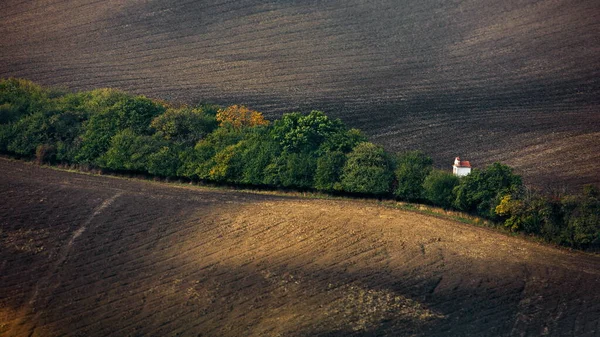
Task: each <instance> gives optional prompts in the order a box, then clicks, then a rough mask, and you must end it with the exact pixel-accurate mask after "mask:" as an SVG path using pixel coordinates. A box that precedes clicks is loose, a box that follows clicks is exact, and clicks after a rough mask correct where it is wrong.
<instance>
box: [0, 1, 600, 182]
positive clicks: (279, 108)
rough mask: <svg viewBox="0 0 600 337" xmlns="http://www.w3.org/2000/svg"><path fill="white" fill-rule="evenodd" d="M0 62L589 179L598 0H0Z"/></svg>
mask: <svg viewBox="0 0 600 337" xmlns="http://www.w3.org/2000/svg"><path fill="white" fill-rule="evenodd" d="M0 13H2V14H0V19H1V20H2V25H0V50H2V52H1V53H0V76H1V77H8V76H15V77H24V78H27V79H31V80H34V81H36V82H39V83H42V84H45V85H58V86H63V87H65V88H68V89H91V88H97V87H116V88H121V89H125V90H128V91H131V92H135V93H138V94H144V95H147V96H150V97H156V98H163V99H169V100H175V101H180V102H188V103H195V102H199V101H210V102H216V103H242V104H248V105H250V106H252V107H253V108H256V109H259V110H261V111H263V112H265V113H266V114H267V116H271V117H274V116H277V115H279V114H281V113H283V112H287V111H293V110H300V111H307V110H310V109H321V110H324V111H326V112H327V113H328V114H330V115H333V116H336V117H340V118H341V119H342V120H343V121H344V122H345V123H347V124H348V125H350V126H353V127H359V128H361V129H363V130H364V131H365V132H366V133H367V134H368V135H369V136H370V138H371V139H372V140H374V141H375V142H377V143H380V144H383V145H384V146H386V148H387V149H388V150H393V151H400V150H405V149H422V150H424V151H426V152H427V153H430V154H431V155H432V157H433V158H434V160H435V163H436V165H438V166H439V167H449V166H450V163H451V161H452V159H453V158H454V156H456V155H460V156H462V157H463V158H466V159H469V160H470V161H471V162H472V163H473V164H474V165H475V166H483V165H486V164H489V163H491V162H493V161H503V162H505V163H507V164H509V165H511V166H514V167H515V168H516V169H517V170H518V172H519V173H521V174H523V175H524V177H525V178H526V181H528V182H529V183H533V184H535V185H537V186H544V187H553V188H556V187H567V188H575V187H578V186H580V185H582V184H585V183H595V184H600V175H598V172H599V171H600V142H599V141H598V139H599V137H600V111H599V108H600V3H598V1H595V0H577V1H567V0H543V1H536V0H507V1H491V0H485V1H474V0H467V1H442V0H434V1H425V2H424V1H416V0H411V1H404V2H402V3H398V2H397V1H390V0H381V1H376V2H366V1H356V0H351V1H338V0H335V1H317V0H311V1H302V2H298V1H285V0H283V1H282V0H278V1H268V2H264V1H256V0H244V1H232V0H210V1H189V0H178V1H168V2H164V1H157V0H143V1H142V0H136V1H117V0H108V1H98V0H86V1H75V0H44V1H22V0H5V1H2V3H0Z"/></svg>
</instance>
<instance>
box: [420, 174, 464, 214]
mask: <svg viewBox="0 0 600 337" xmlns="http://www.w3.org/2000/svg"><path fill="white" fill-rule="evenodd" d="M458 184H459V179H458V177H457V176H455V175H454V174H452V173H451V172H446V171H440V170H432V171H431V172H430V173H429V175H427V177H426V178H425V180H424V181H423V195H424V197H425V199H427V200H429V201H430V202H431V203H432V204H434V205H436V206H440V207H444V208H450V207H451V206H452V201H453V200H454V193H453V190H454V188H455V187H456V186H458Z"/></svg>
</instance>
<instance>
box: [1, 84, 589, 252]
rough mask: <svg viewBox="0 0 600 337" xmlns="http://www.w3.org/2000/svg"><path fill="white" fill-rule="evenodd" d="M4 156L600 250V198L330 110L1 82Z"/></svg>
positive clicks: (586, 191)
mask: <svg viewBox="0 0 600 337" xmlns="http://www.w3.org/2000/svg"><path fill="white" fill-rule="evenodd" d="M0 151H1V152H4V153H10V154H13V155H18V156H22V157H30V158H36V159H37V160H38V161H40V162H47V163H71V164H85V165H90V166H94V167H99V168H104V169H110V170H114V171H128V172H143V173H149V174H152V175H157V176H164V177H186V178H189V179H193V180H203V181H213V182H223V183H228V184H244V185H256V186H269V187H284V188H293V189H302V190H319V191H324V192H342V193H358V194H361V195H370V196H374V197H380V198H381V197H385V198H396V199H398V200H406V201H414V202H426V203H430V204H433V205H437V206H441V207H444V208H451V209H457V210H461V211H466V212H470V213H472V214H477V215H480V216H483V217H486V218H488V219H492V220H495V221H498V222H502V223H504V224H505V225H506V226H508V227H510V228H511V230H514V231H523V232H526V233H530V234H535V235H538V236H541V237H543V238H544V239H546V240H548V241H551V242H556V243H559V244H563V245H567V246H571V247H576V248H581V249H592V250H597V249H598V248H599V247H600V220H599V216H600V202H599V195H598V191H597V189H595V188H593V187H591V186H588V187H586V188H585V189H584V191H583V193H582V194H580V195H578V196H544V195H541V194H538V193H533V192H528V191H527V189H526V188H525V187H524V186H523V184H522V182H521V178H520V177H519V176H518V175H515V174H514V173H513V171H512V169H511V168H510V167H508V166H506V165H502V164H499V163H496V164H493V165H491V166H489V167H487V168H485V169H482V170H478V169H475V170H473V172H472V173H471V174H470V175H468V176H467V177H464V178H460V179H459V178H457V177H455V176H453V175H452V174H451V173H449V172H446V171H440V170H434V169H433V168H432V161H431V159H430V158H429V157H428V156H426V155H425V154H423V153H421V152H419V151H411V152H406V153H401V154H390V153H388V152H386V151H385V150H384V149H383V148H382V147H380V146H378V145H375V144H373V143H370V142H368V141H367V139H366V137H365V136H364V135H362V133H361V132H360V131H359V130H356V129H348V128H347V127H346V126H345V125H344V124H343V123H342V122H341V121H340V120H339V119H331V118H329V117H327V116H326V115H325V114H324V113H323V112H321V111H312V112H310V113H309V114H300V113H287V114H284V115H283V116H282V117H281V118H280V119H278V120H275V121H273V122H270V121H268V120H266V119H265V118H264V117H263V116H262V114H260V113H259V112H257V111H253V110H250V109H248V108H247V107H244V106H237V105H234V106H230V107H227V108H221V107H219V106H215V105H199V106H193V107H191V106H187V105H174V104H170V103H168V102H164V101H158V100H151V99H148V98H146V97H143V96H133V95H129V94H127V93H124V92H122V91H118V90H114V89H98V90H92V91H87V92H77V93H70V92H65V91H59V90H55V89H46V88H42V87H40V86H38V85H36V84H34V83H32V82H30V81H27V80H22V79H12V78H11V79H6V80H2V81H0Z"/></svg>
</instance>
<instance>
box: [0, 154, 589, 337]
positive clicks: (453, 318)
mask: <svg viewBox="0 0 600 337" xmlns="http://www.w3.org/2000/svg"><path fill="white" fill-rule="evenodd" d="M0 172H1V174H0V200H2V202H0V222H1V223H0V275H1V277H0V335H2V336H7V337H8V336H63V335H68V336H107V335H113V336H507V335H511V336H531V335H548V336H595V335H598V334H599V333H600V293H599V292H598V291H597V290H598V288H599V287H600V257H598V256H597V255H590V254H584V253H578V252H570V251H567V250H561V249H555V248H552V247H549V246H545V245H540V244H537V243H533V242H530V241H527V240H523V239H521V238H517V237H510V236H507V235H505V234H502V233H499V232H494V231H492V230H488V229H485V228H480V227H475V226H472V225H466V224H461V223H458V222H455V221H450V220H445V219H441V218H437V217H432V216H426V215H422V214H418V213H414V212H407V211H403V210H399V209H393V208H389V207H384V206H380V205H378V204H376V203H374V202H366V201H353V200H326V199H307V198H300V197H295V196H286V195H267V194H256V193H249V192H239V191H228V190H223V189H206V188H200V187H194V186H188V185H170V184H165V183H156V182H147V181H137V180H132V179H123V178H115V177H107V176H92V175H84V174H78V173H70V172H64V171H56V170H52V169H48V168H42V167H39V166H35V165H32V164H27V163H22V162H18V161H13V160H8V159H0Z"/></svg>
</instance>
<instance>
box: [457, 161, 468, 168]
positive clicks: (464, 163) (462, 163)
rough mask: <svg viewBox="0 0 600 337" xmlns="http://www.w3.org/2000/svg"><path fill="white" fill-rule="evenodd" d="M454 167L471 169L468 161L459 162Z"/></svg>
mask: <svg viewBox="0 0 600 337" xmlns="http://www.w3.org/2000/svg"><path fill="white" fill-rule="evenodd" d="M456 167H471V163H469V161H468V160H461V161H460V162H459V163H458V165H456Z"/></svg>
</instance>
